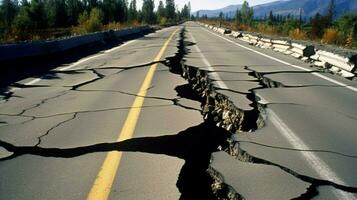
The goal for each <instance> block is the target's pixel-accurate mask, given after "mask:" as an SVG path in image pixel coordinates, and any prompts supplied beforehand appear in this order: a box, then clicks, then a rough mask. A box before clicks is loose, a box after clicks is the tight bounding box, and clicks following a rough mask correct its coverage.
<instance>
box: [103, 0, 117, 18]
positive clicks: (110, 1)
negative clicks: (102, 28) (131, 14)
mask: <svg viewBox="0 0 357 200" xmlns="http://www.w3.org/2000/svg"><path fill="white" fill-rule="evenodd" d="M102 10H103V12H104V23H109V22H115V21H117V20H118V16H117V15H118V1H116V0H103V5H102Z"/></svg>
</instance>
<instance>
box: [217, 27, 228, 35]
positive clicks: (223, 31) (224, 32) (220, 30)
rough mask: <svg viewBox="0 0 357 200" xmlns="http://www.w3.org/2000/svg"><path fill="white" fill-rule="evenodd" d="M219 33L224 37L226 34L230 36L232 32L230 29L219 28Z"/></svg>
mask: <svg viewBox="0 0 357 200" xmlns="http://www.w3.org/2000/svg"><path fill="white" fill-rule="evenodd" d="M217 32H218V33H220V34H222V35H224V34H230V33H231V32H232V31H231V30H230V29H227V28H218V29H217Z"/></svg>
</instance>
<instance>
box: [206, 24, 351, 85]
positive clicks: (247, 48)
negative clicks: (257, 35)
mask: <svg viewBox="0 0 357 200" xmlns="http://www.w3.org/2000/svg"><path fill="white" fill-rule="evenodd" d="M201 29H203V30H204V31H206V32H208V33H210V34H212V35H215V36H217V37H220V38H222V39H223V40H226V41H227V42H230V43H232V44H234V45H236V46H239V47H242V48H244V49H246V50H249V51H251V52H254V53H256V54H259V55H261V56H264V57H266V58H269V59H271V60H274V61H277V62H280V63H282V64H284V65H288V66H291V67H294V68H296V69H300V70H302V71H307V72H311V71H312V70H310V69H306V68H304V67H300V66H297V65H294V64H291V63H288V62H285V61H283V60H280V59H278V58H274V57H272V56H269V55H267V54H264V53H262V52H259V51H256V50H254V49H251V48H249V47H246V46H243V45H241V44H238V43H236V42H234V41H232V40H229V39H227V38H225V37H223V36H221V35H218V34H216V33H213V32H211V31H208V30H206V29H204V28H201ZM311 74H312V75H314V76H317V77H319V78H322V79H324V80H326V81H329V82H331V83H334V84H336V85H339V86H342V87H344V88H347V89H349V90H352V91H354V92H357V88H356V87H353V86H349V85H347V84H345V83H341V82H339V81H336V80H333V79H331V78H329V77H327V76H324V75H322V74H319V73H316V72H313V73H311Z"/></svg>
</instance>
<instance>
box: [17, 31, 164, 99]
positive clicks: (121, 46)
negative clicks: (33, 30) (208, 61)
mask: <svg viewBox="0 0 357 200" xmlns="http://www.w3.org/2000/svg"><path fill="white" fill-rule="evenodd" d="M164 30H167V29H166V28H164V29H161V30H159V31H156V32H154V33H150V34H148V35H146V36H149V35H152V34H155V33H160V32H162V31H164ZM136 41H138V40H137V39H135V40H130V41H128V42H125V43H124V44H121V45H120V46H118V47H114V48H112V49H109V50H105V51H103V53H101V54H98V55H93V56H89V57H86V58H82V59H80V60H78V61H77V62H75V63H73V64H71V65H69V66H67V67H61V68H59V69H58V71H66V70H69V69H72V68H73V67H75V66H77V65H79V64H81V63H84V62H86V61H88V60H91V59H94V58H97V57H100V56H103V55H105V53H110V52H113V51H115V50H118V49H120V48H123V47H125V46H127V45H129V44H131V43H134V42H136ZM41 80H42V79H41V78H36V79H33V80H31V81H29V82H26V83H24V85H33V84H35V83H37V82H39V81H41ZM16 90H20V88H12V89H11V90H10V92H13V91H16Z"/></svg>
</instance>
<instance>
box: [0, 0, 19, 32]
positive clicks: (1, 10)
mask: <svg viewBox="0 0 357 200" xmlns="http://www.w3.org/2000/svg"><path fill="white" fill-rule="evenodd" d="M17 11H18V5H17V2H15V1H13V0H3V1H2V4H1V5H0V17H1V21H2V22H3V24H4V25H5V26H6V27H10V26H11V24H12V22H13V20H14V18H15V16H16V14H17Z"/></svg>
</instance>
